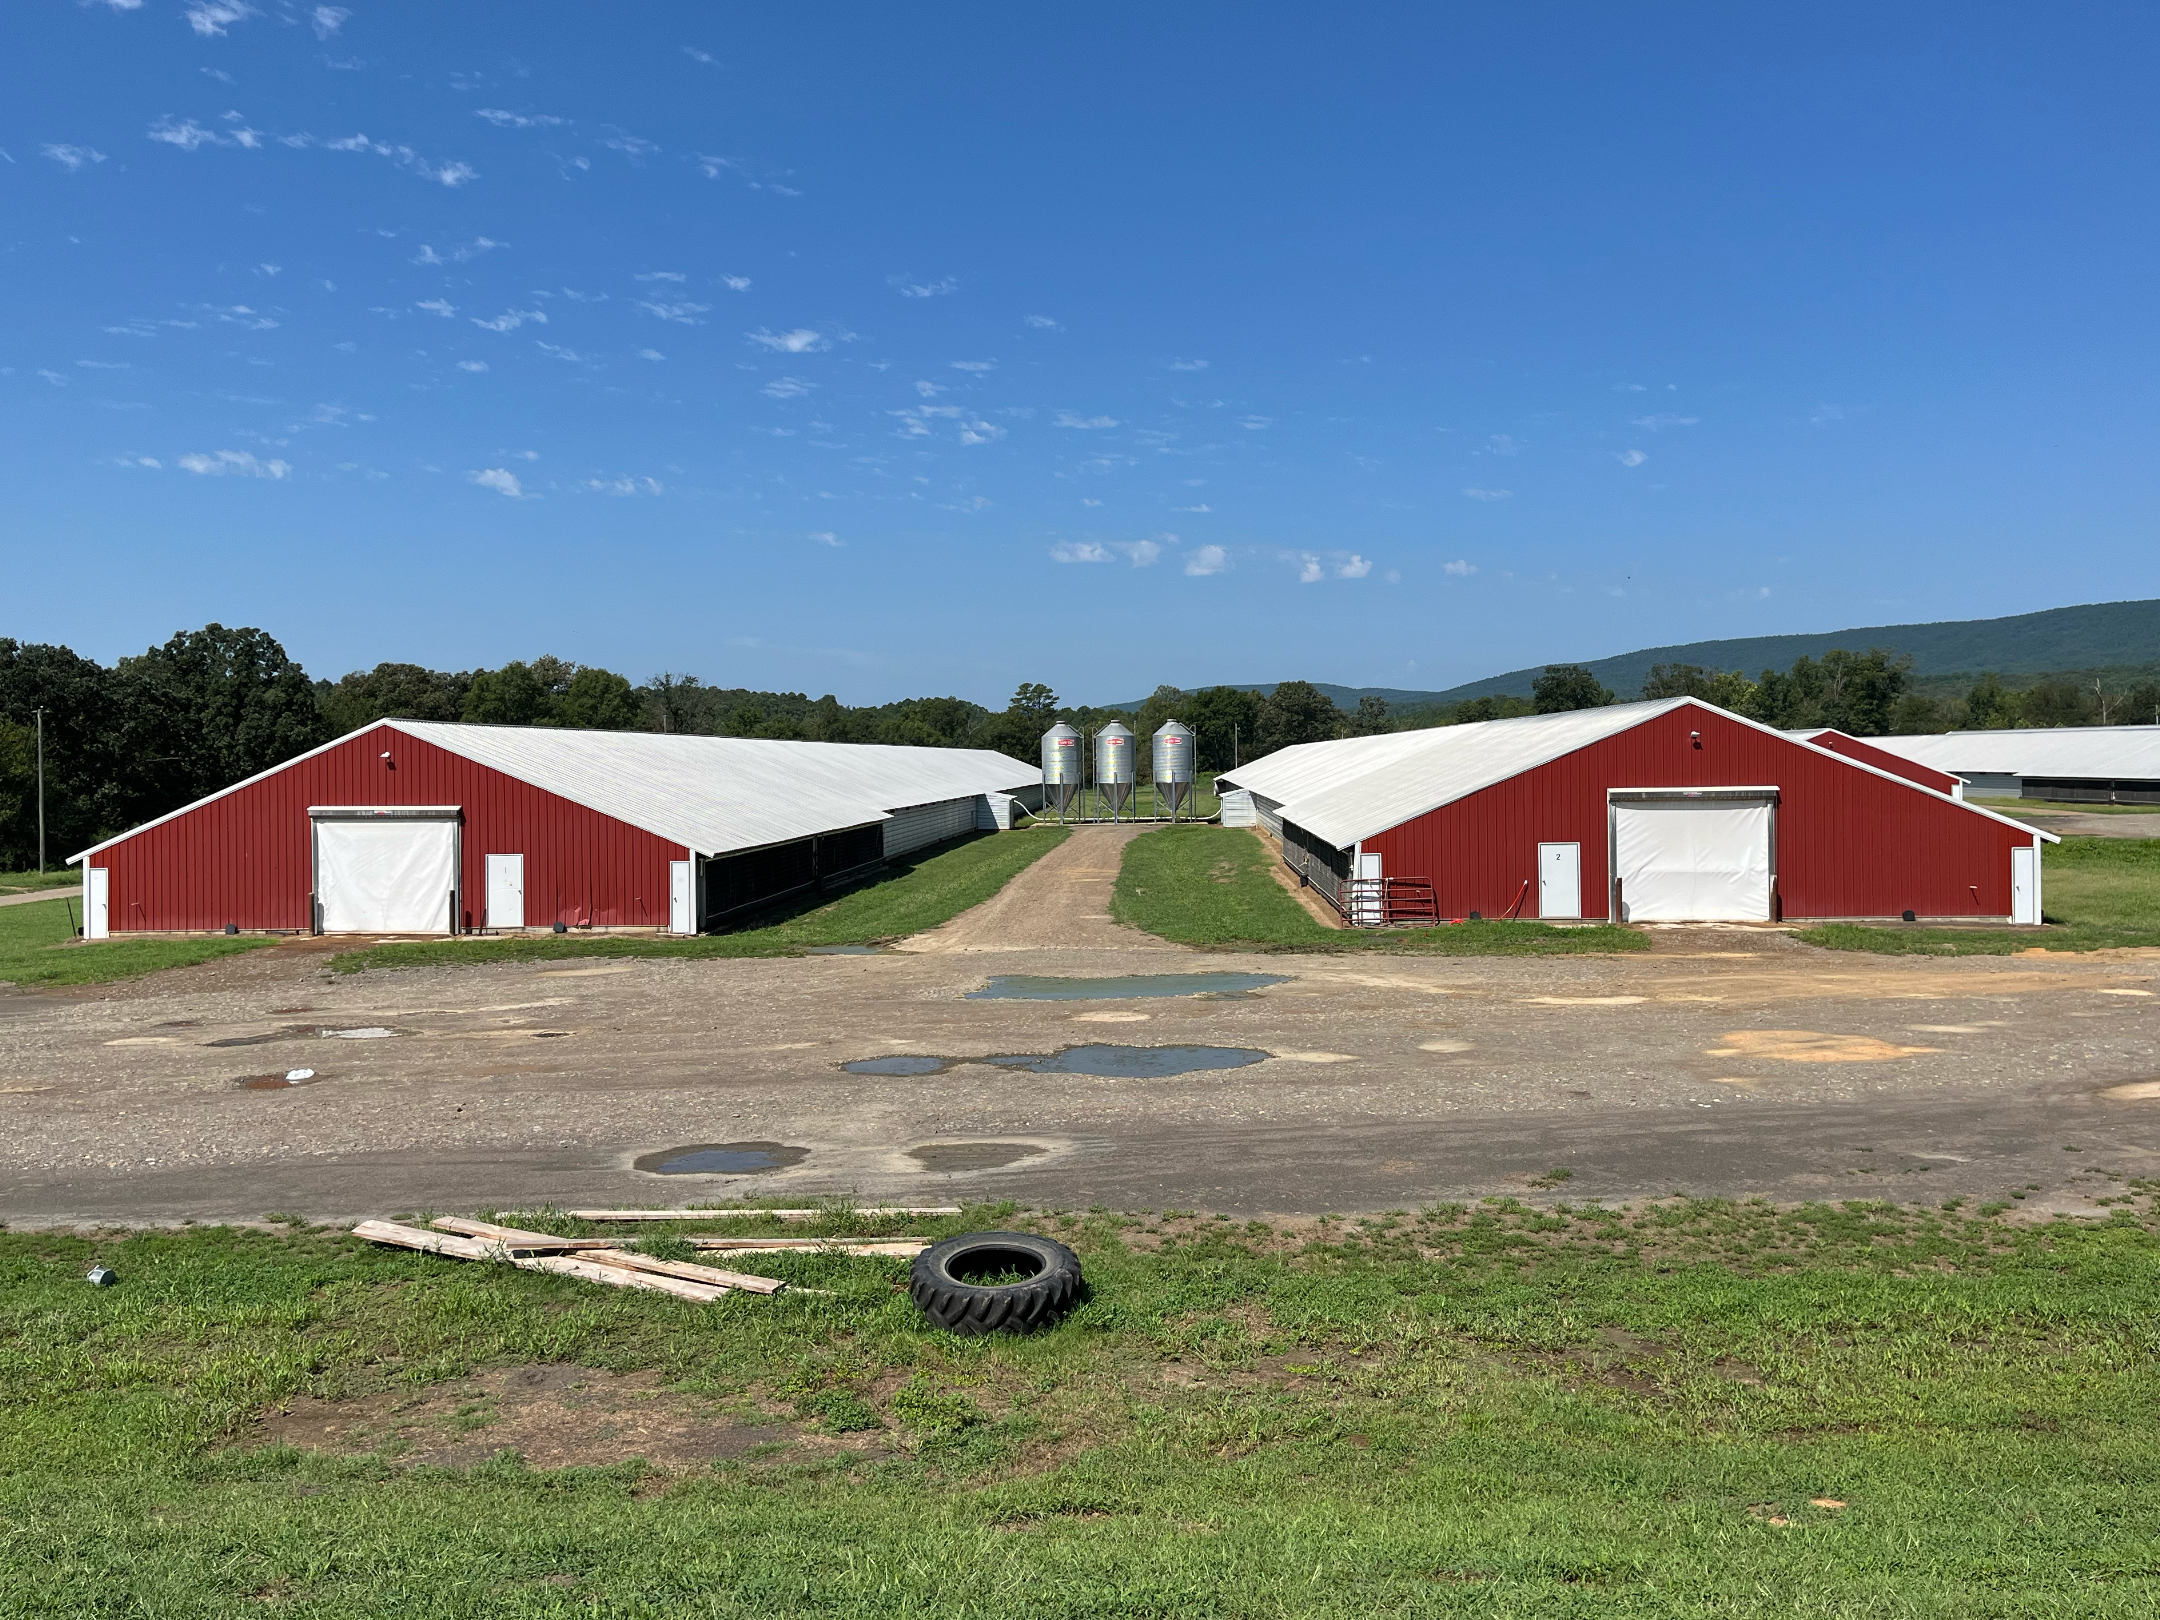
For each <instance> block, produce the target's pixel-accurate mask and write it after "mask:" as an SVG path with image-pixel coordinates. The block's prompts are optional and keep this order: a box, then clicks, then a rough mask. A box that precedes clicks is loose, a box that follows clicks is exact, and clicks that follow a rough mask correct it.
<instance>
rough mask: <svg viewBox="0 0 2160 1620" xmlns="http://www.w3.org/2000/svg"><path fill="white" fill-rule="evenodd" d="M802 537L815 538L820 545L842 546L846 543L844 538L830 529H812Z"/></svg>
mask: <svg viewBox="0 0 2160 1620" xmlns="http://www.w3.org/2000/svg"><path fill="white" fill-rule="evenodd" d="M803 538H804V539H806V540H815V541H816V542H817V543H818V544H819V545H821V546H844V545H846V544H847V542H846V541H845V540H842V539H841V538H840V537H839V536H838V535H837V534H835V533H833V532H832V530H830V529H812V530H811V531H810V532H809V533H808V534H807V535H805V536H804V537H803Z"/></svg>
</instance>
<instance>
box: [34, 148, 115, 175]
mask: <svg viewBox="0 0 2160 1620" xmlns="http://www.w3.org/2000/svg"><path fill="white" fill-rule="evenodd" d="M38 150H39V151H41V152H43V153H44V154H45V155H46V156H47V157H49V158H51V159H52V160H53V161H54V162H55V163H57V164H59V165H60V166H61V167H62V168H64V169H66V170H67V171H68V173H70V174H73V173H74V172H75V171H76V170H77V169H80V168H83V167H84V166H85V165H87V164H92V163H103V162H104V161H105V154H104V153H103V152H100V151H99V150H98V149H97V148H96V147H94V146H58V145H54V146H41V147H39V148H38Z"/></svg>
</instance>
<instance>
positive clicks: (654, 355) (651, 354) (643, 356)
mask: <svg viewBox="0 0 2160 1620" xmlns="http://www.w3.org/2000/svg"><path fill="white" fill-rule="evenodd" d="M638 358H639V359H640V360H665V359H666V358H667V356H666V355H664V354H662V353H661V352H660V351H659V350H658V349H640V350H638Z"/></svg>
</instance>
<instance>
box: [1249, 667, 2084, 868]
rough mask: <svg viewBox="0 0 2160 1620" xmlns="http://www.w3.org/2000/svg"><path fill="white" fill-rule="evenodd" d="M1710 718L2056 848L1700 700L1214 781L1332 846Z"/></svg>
mask: <svg viewBox="0 0 2160 1620" xmlns="http://www.w3.org/2000/svg"><path fill="white" fill-rule="evenodd" d="M1689 707H1693V708H1700V709H1708V710H1710V712H1712V713H1713V714H1718V715H1722V716H1724V718H1726V719H1728V720H1732V721H1736V722H1738V723H1739V724H1741V725H1743V726H1752V727H1754V728H1755V729H1756V730H1758V731H1764V732H1769V734H1770V735H1771V736H1774V737H1784V738H1785V739H1786V740H1787V741H1789V742H1791V743H1793V745H1794V746H1795V747H1799V748H1805V749H1808V750H1810V751H1811V752H1813V753H1817V754H1821V755H1823V756H1824V757H1825V758H1828V759H1834V760H1836V761H1837V762H1838V763H1839V764H1840V765H1845V766H1848V767H1850V768H1851V769H1853V770H1857V771H1866V772H1868V773H1869V774H1870V775H1874V776H1879V777H1881V778H1883V779H1884V780H1885V781H1888V782H1895V783H1897V785H1898V786H1899V787H1903V788H1910V789H1911V790H1912V791H1913V792H1915V793H1926V794H1930V795H1932V796H1933V797H1935V798H1938V799H1941V800H1942V801H1943V802H1944V803H1945V804H1955V805H1956V806H1957V807H1958V808H1959V809H1961V810H1969V811H1971V812H1972V813H1973V814H1975V815H1982V816H1987V817H1988V818H1989V819H1990V820H1994V821H2000V822H2003V823H2005V824H2006V825H2008V826H2012V827H2017V828H2018V829H2020V830H2021V831H2024V832H2032V833H2036V834H2037V835H2038V836H2039V837H2042V838H2045V839H2048V840H2049V841H2051V842H2052V841H2054V835H2053V834H2052V833H2043V832H2039V830H2038V829H2037V828H2032V827H2027V826H2026V825H2025V824H2024V823H2023V822H2020V821H2013V820H2012V819H2011V818H2010V817H2008V816H2004V815H1998V814H1996V813H1995V812H1994V811H1992V810H1988V809H1985V808H1983V807H1981V806H1979V805H1969V804H1966V803H1965V802H1964V801H1963V800H1961V799H1953V798H1951V797H1950V796H1949V795H1948V794H1945V793H1937V792H1935V790H1934V789H1932V788H1927V787H1922V786H1921V785H1920V784H1919V783H1917V782H1913V781H1909V780H1908V779H1906V778H1905V777H1902V776H1897V775H1894V774H1892V773H1891V772H1889V771H1885V770H1879V769H1877V768H1876V767H1875V766H1873V765H1869V764H1867V763H1866V762H1865V761H1862V760H1857V759H1854V758H1852V757H1851V756H1849V755H1846V754H1838V753H1833V752H1832V751H1831V750H1829V749H1827V748H1823V747H1821V746H1819V745H1817V744H1815V743H1811V742H1808V741H1806V740H1805V739H1804V738H1800V737H1795V736H1793V735H1791V734H1790V733H1786V732H1778V731H1773V730H1771V728H1770V727H1768V726H1765V725H1761V724H1759V723H1758V722H1756V721H1753V720H1750V719H1748V718H1747V717H1746V716H1744V715H1737V714H1733V713H1730V712H1729V711H1727V710H1724V709H1719V708H1717V707H1715V706H1714V705H1712V704H1708V703H1704V702H1702V701H1701V700H1700V699H1698V698H1689V697H1677V698H1659V699H1656V700H1654V701H1652V702H1648V703H1616V704H1612V705H1610V706H1608V707H1606V708H1602V709H1575V710H1571V711H1569V712H1567V713H1563V714H1531V715H1523V716H1521V717H1520V718H1517V719H1513V720H1479V721H1473V722H1471V723H1470V724H1468V725H1460V726H1435V727H1433V728H1432V729H1430V730H1426V731H1395V732H1389V733H1387V734H1386V735H1384V736H1379V737H1350V738H1345V739H1343V740H1342V741H1340V742H1316V743H1299V744H1297V745H1296V746H1295V747H1291V748H1284V749H1279V750H1278V751H1276V752H1275V753H1272V754H1269V755H1267V756H1266V757H1265V758H1262V759H1256V760H1254V761H1253V762H1252V764H1250V765H1246V766H1243V767H1241V768H1239V769H1237V770H1234V771H1229V772H1226V773H1225V774H1223V775H1222V776H1220V777H1218V778H1217V786H1218V787H1236V788H1247V789H1250V790H1251V791H1253V792H1255V793H1258V794H1260V795H1261V796H1262V797H1263V798H1268V799H1274V800H1276V801H1278V802H1279V803H1280V804H1281V805H1282V813H1283V815H1284V816H1285V817H1286V818H1288V819H1289V820H1291V821H1294V822H1296V823H1297V825H1299V826H1300V827H1303V828H1304V829H1305V830H1306V831H1307V832H1309V833H1311V834H1313V835H1314V836H1315V837H1316V838H1319V839H1321V840H1323V841H1325V842H1327V843H1330V844H1333V845H1334V846H1335V847H1336V848H1338V849H1347V848H1348V847H1349V846H1350V845H1352V844H1354V843H1356V842H1357V841H1358V840H1359V839H1362V838H1370V837H1372V836H1374V835H1375V834H1377V833H1382V832H1385V831H1386V830H1387V829H1388V828H1390V827H1399V826H1401V825H1402V824H1403V823H1404V822H1406V821H1409V820H1411V819H1413V818H1415V817H1417V816H1421V815H1424V814H1425V813H1426V812H1427V811H1430V810H1437V809H1439V808H1440V807H1441V806H1442V805H1445V804H1453V803H1454V802H1455V801H1456V800H1457V799H1463V798H1468V797H1469V796H1470V795H1471V794H1473V793H1476V792H1479V791H1481V790H1482V789H1485V788H1489V787H1491V786H1493V785H1494V784H1495V783H1497V782H1504V781H1506V780H1507V779H1508V778H1510V777H1513V776H1520V775H1521V774H1522V773H1523V772H1524V771H1528V770H1535V769H1536V768H1537V767H1538V766H1540V765H1544V764H1548V763H1550V762H1551V761H1553V760H1556V759H1559V758H1560V757H1561V756H1563V755H1565V754H1572V753H1574V752H1575V751H1576V750H1577V749H1578V748H1587V747H1588V746H1589V745H1590V744H1592V743H1595V742H1602V741H1603V740H1604V739H1605V738H1607V737H1612V736H1616V735H1618V734H1619V733H1620V732H1623V731H1628V730H1631V729H1633V728H1634V727H1636V726H1639V725H1641V724H1643V722H1645V721H1647V720H1652V719H1655V718H1656V717H1657V716H1659V715H1661V714H1668V713H1670V712H1671V711H1672V710H1674V709H1680V708H1689Z"/></svg>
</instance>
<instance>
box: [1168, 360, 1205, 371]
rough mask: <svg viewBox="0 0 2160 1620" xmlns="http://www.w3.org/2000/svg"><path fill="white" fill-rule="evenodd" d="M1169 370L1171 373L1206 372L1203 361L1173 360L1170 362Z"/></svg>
mask: <svg viewBox="0 0 2160 1620" xmlns="http://www.w3.org/2000/svg"><path fill="white" fill-rule="evenodd" d="M1170 369H1171V370H1172V371H1205V370H1207V362H1206V361H1205V360H1173V361H1171V362H1170Z"/></svg>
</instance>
